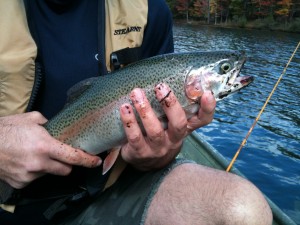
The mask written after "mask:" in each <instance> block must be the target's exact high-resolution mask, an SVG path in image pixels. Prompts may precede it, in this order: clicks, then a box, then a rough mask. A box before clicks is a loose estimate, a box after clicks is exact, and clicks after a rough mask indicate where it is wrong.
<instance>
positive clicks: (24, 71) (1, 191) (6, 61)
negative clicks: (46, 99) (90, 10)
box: [0, 0, 148, 211]
mask: <svg viewBox="0 0 300 225" xmlns="http://www.w3.org/2000/svg"><path fill="white" fill-rule="evenodd" d="M147 18H148V1H147V0H139V1H135V0H126V1H125V0H106V1H105V31H104V34H103V37H104V38H103V39H104V41H105V65H106V69H107V71H112V70H114V69H118V68H120V67H122V66H124V65H126V64H128V63H131V62H133V61H137V60H138V59H139V47H140V46H141V45H142V42H143V36H144V30H145V27H146V25H147ZM0 27H1V33H0V117H1V116H6V115H13V114H18V113H24V112H26V111H28V105H30V102H31V101H32V93H33V89H34V87H35V86H36V85H35V84H36V83H37V82H38V81H37V79H38V78H37V76H36V71H37V69H38V66H37V64H35V59H36V56H37V46H36V43H35V42H34V40H33V38H32V36H31V34H30V31H29V28H28V24H27V18H26V12H25V8H24V3H23V1H22V0H1V1H0ZM99 32H100V31H99ZM118 167H119V168H120V169H114V170H113V171H112V172H111V175H110V176H109V178H108V181H107V182H106V184H105V187H108V186H110V185H112V184H113V183H114V181H115V180H116V179H117V177H118V176H119V175H120V171H121V170H123V169H124V164H122V163H118V165H116V166H115V168H118ZM12 195H15V192H14V189H13V188H11V187H10V186H9V185H7V184H6V183H5V182H2V181H1V180H0V203H6V202H7V201H9V202H14V201H13V200H11V196H12ZM0 206H1V207H2V208H5V209H7V210H10V211H13V210H14V206H11V207H8V206H7V205H3V204H2V205H1V204H0Z"/></svg>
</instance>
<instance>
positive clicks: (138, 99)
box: [130, 88, 145, 107]
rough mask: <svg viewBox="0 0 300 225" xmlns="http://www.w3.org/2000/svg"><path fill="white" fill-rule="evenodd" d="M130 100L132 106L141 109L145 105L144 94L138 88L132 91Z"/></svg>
mask: <svg viewBox="0 0 300 225" xmlns="http://www.w3.org/2000/svg"><path fill="white" fill-rule="evenodd" d="M130 98H131V100H132V101H133V103H134V104H139V105H140V106H141V107H143V106H144V105H145V93H144V92H143V91H142V90H141V89H140V88H135V89H133V90H132V92H131V94H130Z"/></svg>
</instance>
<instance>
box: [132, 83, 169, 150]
mask: <svg viewBox="0 0 300 225" xmlns="http://www.w3.org/2000/svg"><path fill="white" fill-rule="evenodd" d="M130 98H131V100H132V102H133V104H134V107H135V109H136V110H137V112H138V114H139V117H140V119H141V121H142V123H143V126H144V128H145V132H146V134H147V139H148V142H149V144H150V145H151V146H153V147H155V148H157V147H159V146H160V145H162V144H163V142H164V139H165V132H164V130H163V127H162V126H161V123H160V121H159V120H158V119H157V116H156V114H155V113H154V111H153V109H152V107H151V105H150V103H149V101H148V99H147V97H146V96H145V93H144V91H143V90H142V89H140V88H135V89H134V90H133V91H132V92H131V94H130Z"/></svg>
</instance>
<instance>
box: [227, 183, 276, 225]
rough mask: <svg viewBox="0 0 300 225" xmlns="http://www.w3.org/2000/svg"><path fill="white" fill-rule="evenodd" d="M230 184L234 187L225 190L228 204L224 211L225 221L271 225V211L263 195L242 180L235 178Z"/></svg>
mask: <svg viewBox="0 0 300 225" xmlns="http://www.w3.org/2000/svg"><path fill="white" fill-rule="evenodd" d="M232 182H233V183H232V185H234V187H233V188H232V190H227V192H228V193H227V195H228V196H229V198H228V201H229V202H230V204H229V207H228V208H227V209H225V212H226V214H225V215H226V220H227V221H230V218H232V219H233V221H232V222H233V223H229V224H245V225H247V224H249V225H250V224H255V225H256V224H257V225H271V224H272V220H273V216H272V211H271V208H270V206H269V204H268V202H267V201H266V199H265V197H264V196H263V194H262V193H261V192H260V191H259V190H258V189H257V188H256V187H255V186H254V185H253V184H252V183H250V182H249V181H247V180H245V179H243V178H240V177H235V178H233V181H232ZM232 185H230V187H232ZM226 224H227V223H226Z"/></svg>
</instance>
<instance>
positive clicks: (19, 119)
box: [0, 112, 101, 189]
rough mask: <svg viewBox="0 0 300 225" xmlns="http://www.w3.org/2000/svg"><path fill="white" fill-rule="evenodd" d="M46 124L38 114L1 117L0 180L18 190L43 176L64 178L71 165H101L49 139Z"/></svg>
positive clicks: (90, 156) (94, 157) (95, 158)
mask: <svg viewBox="0 0 300 225" xmlns="http://www.w3.org/2000/svg"><path fill="white" fill-rule="evenodd" d="M46 122H47V119H46V118H45V117H43V116H42V115H41V114H40V113H39V112H30V113H25V114H18V115H13V116H6V117H0V162H1V163H0V180H3V181H5V182H6V183H8V184H9V185H11V186H12V187H14V188H17V189H19V188H23V187H25V186H26V185H28V184H29V183H30V182H32V181H33V180H35V179H37V178H39V177H41V176H43V175H44V174H46V173H50V174H56V175H67V174H69V173H70V172H71V170H72V166H73V165H79V166H84V167H96V166H98V165H100V164H101V159H100V158H99V157H98V156H92V155H90V154H87V153H85V152H83V151H81V150H79V149H74V148H72V147H71V146H69V145H66V144H63V143H61V142H59V141H57V140H56V139H54V138H53V137H51V136H50V135H49V133H48V132H47V131H46V129H45V128H44V127H43V126H42V124H44V123H46Z"/></svg>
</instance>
